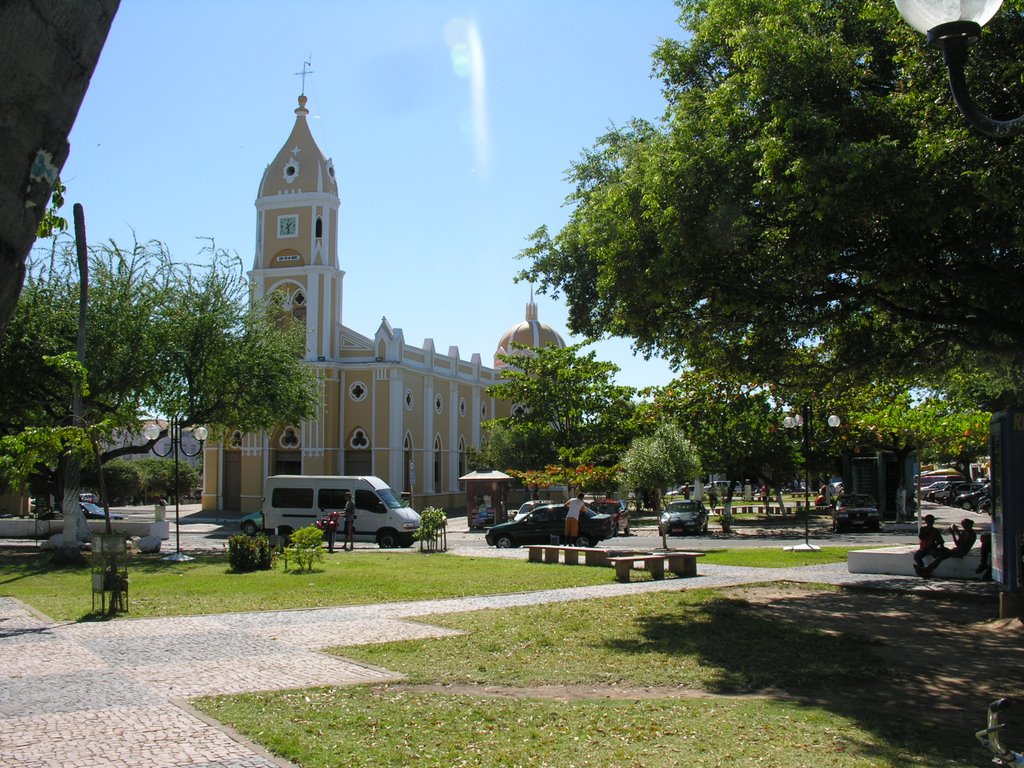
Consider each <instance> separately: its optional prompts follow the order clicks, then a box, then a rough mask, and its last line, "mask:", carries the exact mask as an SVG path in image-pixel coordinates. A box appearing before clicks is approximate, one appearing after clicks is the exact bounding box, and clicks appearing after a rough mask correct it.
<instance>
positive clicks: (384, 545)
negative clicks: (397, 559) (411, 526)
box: [377, 529, 398, 549]
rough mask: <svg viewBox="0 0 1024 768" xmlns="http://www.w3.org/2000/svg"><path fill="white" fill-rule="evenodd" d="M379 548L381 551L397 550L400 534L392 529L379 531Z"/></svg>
mask: <svg viewBox="0 0 1024 768" xmlns="http://www.w3.org/2000/svg"><path fill="white" fill-rule="evenodd" d="M377 546H378V547H380V548H381V549H395V548H396V547H397V546H398V534H397V533H396V532H395V531H392V530H390V529H388V530H383V531H379V532H378V533H377Z"/></svg>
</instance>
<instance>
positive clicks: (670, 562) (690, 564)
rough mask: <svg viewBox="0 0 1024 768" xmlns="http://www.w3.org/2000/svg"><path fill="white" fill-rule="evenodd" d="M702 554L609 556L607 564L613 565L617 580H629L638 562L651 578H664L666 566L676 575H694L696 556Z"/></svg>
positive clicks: (665, 553) (672, 553) (701, 553)
mask: <svg viewBox="0 0 1024 768" xmlns="http://www.w3.org/2000/svg"><path fill="white" fill-rule="evenodd" d="M703 556H704V553H703V552H658V553H653V552H652V553H649V554H646V553H645V554H641V555H629V556H627V557H609V558H608V564H609V565H613V566H615V578H616V579H617V580H618V581H624V582H625V581H629V575H630V573H632V571H633V569H634V568H635V567H636V566H637V565H638V564H639V563H643V564H644V568H645V569H646V570H648V571H650V572H651V577H652V578H654V579H664V578H665V568H666V567H667V568H668V570H669V571H671V572H672V573H674V574H675V575H676V576H680V577H686V576H696V575H697V558H698V557H703Z"/></svg>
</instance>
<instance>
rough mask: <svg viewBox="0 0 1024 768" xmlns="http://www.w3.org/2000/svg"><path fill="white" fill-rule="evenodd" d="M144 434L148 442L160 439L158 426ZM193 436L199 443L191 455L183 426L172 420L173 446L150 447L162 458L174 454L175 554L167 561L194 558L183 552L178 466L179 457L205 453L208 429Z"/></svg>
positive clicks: (199, 429)
mask: <svg viewBox="0 0 1024 768" xmlns="http://www.w3.org/2000/svg"><path fill="white" fill-rule="evenodd" d="M142 434H143V435H144V436H145V438H146V439H147V440H154V441H155V440H156V439H157V438H159V437H160V427H159V426H157V425H156V424H147V425H146V426H145V427H144V428H143V429H142ZM192 434H193V435H194V436H195V438H196V440H198V441H199V448H198V450H196V451H194V452H192V453H189V452H188V451H186V450H185V448H184V447H183V446H182V444H181V424H179V423H178V419H177V418H176V417H175V418H172V419H171V421H170V423H169V424H168V425H167V436H168V437H170V438H171V444H170V445H168V446H167V450H166V451H158V450H157V449H156V443H155V442H154V443H153V445H151V446H150V448H149V449H150V450H151V451H152V452H153V453H155V454H156V455H157V456H159V457H161V458H166V457H167V456H170V455H171V454H172V453H173V454H174V554H173V555H169V556H167V557H165V558H164V559H165V560H173V561H174V562H179V563H180V562H183V561H185V560H192V559H193V558H192V557H191V556H189V555H186V554H184V553H183V552H182V551H181V488H180V485H181V472H180V469H179V464H178V456H179V455H184V456H188V457H193V456H198V455H199V454H201V453H202V452H203V443H205V442H206V436H207V435H208V434H209V433H208V432H207V430H206V427H196V428H195V429H193V430H192Z"/></svg>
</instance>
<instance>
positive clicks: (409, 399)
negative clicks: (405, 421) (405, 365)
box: [405, 389, 414, 411]
mask: <svg viewBox="0 0 1024 768" xmlns="http://www.w3.org/2000/svg"><path fill="white" fill-rule="evenodd" d="M413 402H414V401H413V398H412V390H411V389H407V390H405V410H407V411H411V410H412V404H413Z"/></svg>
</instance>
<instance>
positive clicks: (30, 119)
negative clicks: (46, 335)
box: [0, 0, 119, 334]
mask: <svg viewBox="0 0 1024 768" xmlns="http://www.w3.org/2000/svg"><path fill="white" fill-rule="evenodd" d="M118 5H119V1H118V0H40V1H39V2H31V3H0V83H3V85H2V86H0V114H2V115H5V116H6V119H4V120H3V121H0V334H3V332H4V329H5V327H6V326H7V322H8V320H9V319H10V317H11V314H12V312H13V311H14V307H15V304H16V302H17V300H18V293H19V291H20V290H21V286H22V282H23V281H24V279H25V261H26V259H27V258H28V255H29V250H30V249H31V247H32V243H33V241H34V240H35V237H36V228H37V227H38V226H39V222H40V220H41V219H42V217H43V215H44V213H45V211H46V203H47V201H48V200H49V199H50V194H51V192H52V191H53V187H54V183H55V182H56V181H57V174H58V173H59V172H60V169H61V167H62V166H63V165H64V162H65V160H67V157H68V151H69V146H68V140H67V139H68V134H69V133H70V132H71V126H72V125H73V124H74V122H75V117H76V116H77V115H78V108H79V107H80V106H81V103H82V99H83V98H84V96H85V91H86V88H87V87H88V85H89V79H90V78H91V77H92V73H93V70H94V69H95V67H96V63H97V61H98V60H99V56H100V51H101V50H102V48H103V43H104V42H105V41H106V39H107V33H108V32H109V31H110V25H111V23H112V22H113V20H114V14H115V13H116V12H117V7H118ZM15 118H16V119H15Z"/></svg>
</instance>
